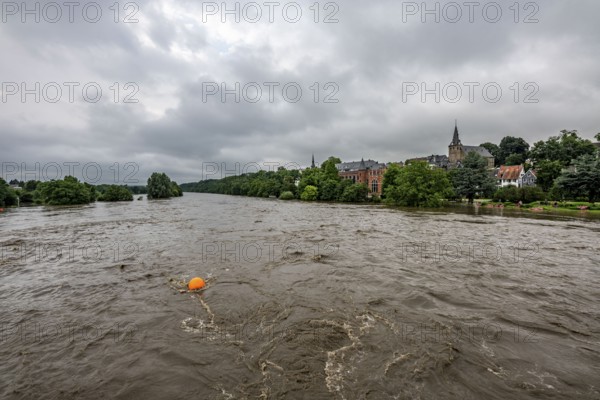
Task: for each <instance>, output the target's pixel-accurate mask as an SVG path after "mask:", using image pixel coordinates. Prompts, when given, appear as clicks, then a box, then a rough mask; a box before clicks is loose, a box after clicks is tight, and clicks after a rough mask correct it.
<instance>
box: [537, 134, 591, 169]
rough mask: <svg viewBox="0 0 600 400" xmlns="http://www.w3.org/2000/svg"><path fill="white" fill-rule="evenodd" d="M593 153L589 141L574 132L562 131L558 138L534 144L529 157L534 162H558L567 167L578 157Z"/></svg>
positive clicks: (554, 137)
mask: <svg viewBox="0 0 600 400" xmlns="http://www.w3.org/2000/svg"><path fill="white" fill-rule="evenodd" d="M595 153H596V147H595V146H594V144H593V143H592V142H591V141H590V140H587V139H582V138H580V137H579V135H578V133H577V131H576V130H573V131H567V130H562V131H561V134H560V135H559V136H552V137H550V138H549V139H548V140H547V141H543V140H541V141H539V142H536V143H535V144H534V145H533V148H532V149H531V157H532V158H533V159H534V161H536V162H539V161H542V160H550V161H560V163H561V164H562V166H563V167H568V166H569V165H571V162H572V161H573V160H575V159H576V158H579V157H580V156H583V155H586V154H590V155H592V154H595Z"/></svg>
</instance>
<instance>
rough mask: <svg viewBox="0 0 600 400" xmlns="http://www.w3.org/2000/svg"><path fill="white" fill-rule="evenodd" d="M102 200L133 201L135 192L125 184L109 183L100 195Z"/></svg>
mask: <svg viewBox="0 0 600 400" xmlns="http://www.w3.org/2000/svg"><path fill="white" fill-rule="evenodd" d="M99 200H100V201H133V194H132V193H131V192H130V191H129V190H128V189H127V188H126V187H124V186H119V185H109V186H108V187H107V188H106V189H105V190H104V192H103V193H102V194H101V195H100V197H99Z"/></svg>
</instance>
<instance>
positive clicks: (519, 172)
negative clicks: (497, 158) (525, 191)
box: [496, 165, 525, 187]
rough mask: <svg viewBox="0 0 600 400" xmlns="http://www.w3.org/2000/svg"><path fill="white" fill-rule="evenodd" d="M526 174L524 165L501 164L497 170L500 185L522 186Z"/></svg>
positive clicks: (497, 180) (497, 179)
mask: <svg viewBox="0 0 600 400" xmlns="http://www.w3.org/2000/svg"><path fill="white" fill-rule="evenodd" d="M524 175H525V169H524V168H523V165H501V166H500V168H498V169H497V170H496V182H497V186H498V187H507V186H517V187H520V186H521V182H522V178H523V176H524Z"/></svg>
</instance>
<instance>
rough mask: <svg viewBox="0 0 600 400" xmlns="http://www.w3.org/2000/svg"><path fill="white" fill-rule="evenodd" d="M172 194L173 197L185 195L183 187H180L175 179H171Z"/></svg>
mask: <svg viewBox="0 0 600 400" xmlns="http://www.w3.org/2000/svg"><path fill="white" fill-rule="evenodd" d="M171 195H172V196H173V197H181V196H183V192H182V191H181V188H180V187H179V185H178V184H177V182H175V181H171Z"/></svg>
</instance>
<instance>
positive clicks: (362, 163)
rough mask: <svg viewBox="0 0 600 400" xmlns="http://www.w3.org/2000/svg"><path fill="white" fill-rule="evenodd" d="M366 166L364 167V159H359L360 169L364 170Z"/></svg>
mask: <svg viewBox="0 0 600 400" xmlns="http://www.w3.org/2000/svg"><path fill="white" fill-rule="evenodd" d="M366 168H367V166H366V165H365V159H364V158H361V159H360V169H366Z"/></svg>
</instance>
